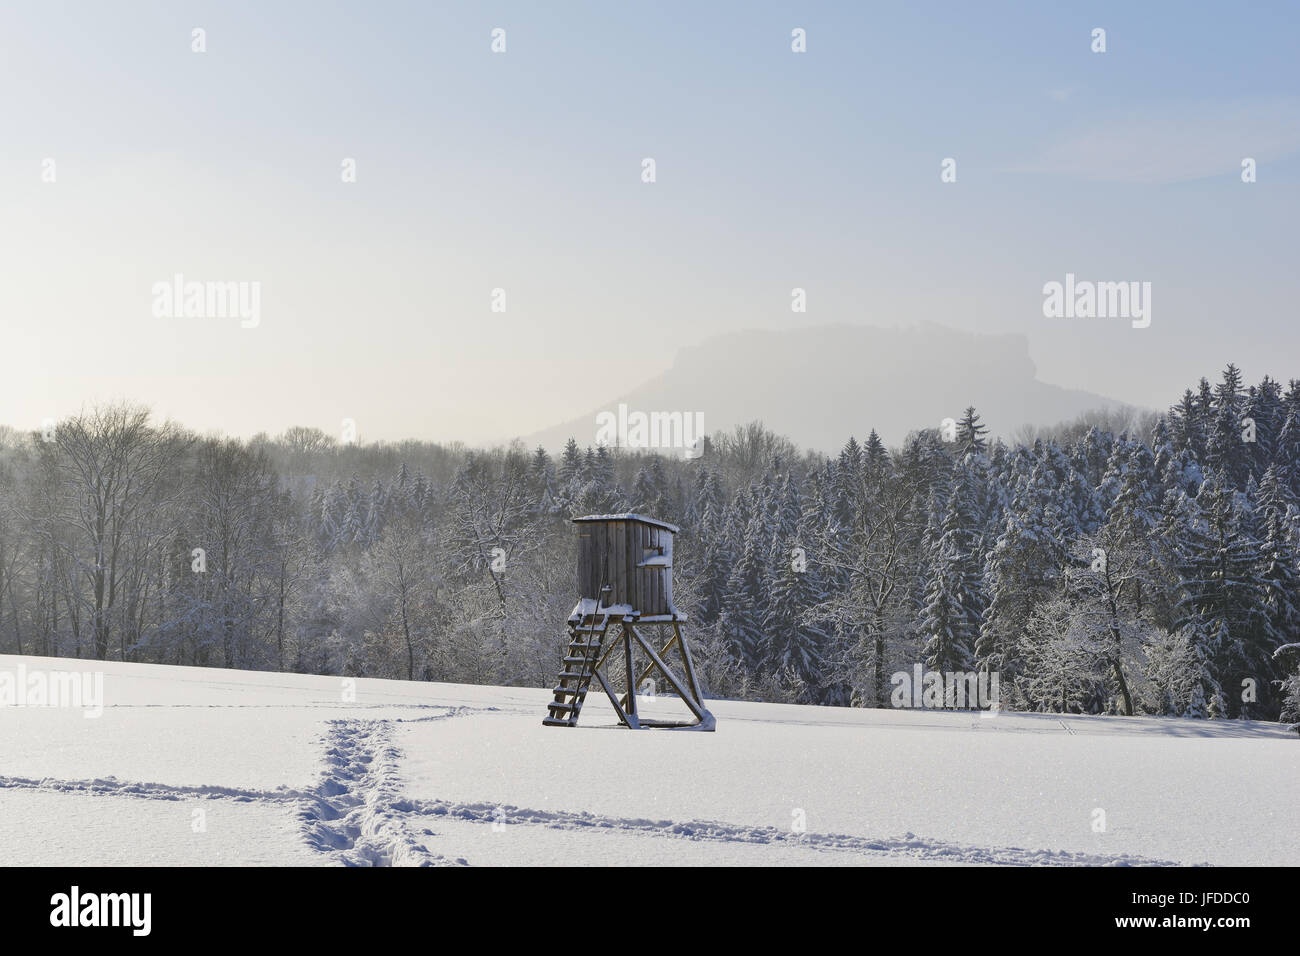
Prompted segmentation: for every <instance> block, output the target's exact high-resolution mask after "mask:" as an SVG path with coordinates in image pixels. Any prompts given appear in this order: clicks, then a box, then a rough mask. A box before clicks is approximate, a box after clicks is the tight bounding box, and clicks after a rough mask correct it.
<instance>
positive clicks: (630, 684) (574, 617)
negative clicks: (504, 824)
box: [542, 514, 714, 730]
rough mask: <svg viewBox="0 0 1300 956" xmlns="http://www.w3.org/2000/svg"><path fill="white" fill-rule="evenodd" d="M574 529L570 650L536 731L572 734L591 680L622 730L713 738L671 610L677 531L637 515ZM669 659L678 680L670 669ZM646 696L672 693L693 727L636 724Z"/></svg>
mask: <svg viewBox="0 0 1300 956" xmlns="http://www.w3.org/2000/svg"><path fill="white" fill-rule="evenodd" d="M573 523H574V524H575V525H577V527H578V577H577V585H578V588H577V590H578V603H577V605H576V606H575V607H574V609H573V612H572V613H571V614H570V615H569V621H568V624H569V645H568V650H567V652H566V653H565V656H564V661H563V666H562V668H561V670H560V682H559V684H558V685H557V686H556V687H555V688H554V689H553V690H554V693H555V699H554V700H553V701H552V702H551V703H550V704H548V705H547V706H548V710H549V714H548V716H547V717H546V718H545V719H544V720H543V721H542V723H544V724H546V725H547V726H551V727H573V726H575V725H576V724H577V723H578V715H579V713H580V712H581V710H582V705H583V703H584V702H585V700H586V698H587V691H588V689H589V688H590V687H591V683H592V681H593V680H594V681H595V682H596V683H597V684H598V685H599V686H600V688H601V690H603V691H604V692H605V694H606V696H608V697H609V701H610V703H611V704H613V705H614V711H615V713H616V714H617V715H618V718H619V723H620V724H622V725H623V726H625V727H629V728H632V729H640V728H644V727H693V728H696V729H699V730H713V729H714V720H713V715H712V714H710V713H709V711H708V710H707V709H705V707H704V703H703V696H702V695H701V693H700V685H699V680H698V679H697V677H696V674H695V663H694V661H692V660H691V651H690V647H689V645H688V644H687V642H686V636H685V635H684V634H683V633H682V624H683V623H684V622H685V620H686V616H685V615H684V614H682V613H681V612H679V611H678V610H677V608H676V607H675V606H674V604H673V536H674V535H675V534H677V532H678V531H679V530H680V529H679V528H678V527H677V526H676V525H671V524H669V523H668V522H666V521H659V520H658V519H656V518H648V517H646V516H645V515H638V514H616V515H587V516H586V517H583V518H574V519H573ZM651 631H653V632H654V634H655V636H654V637H650V636H649V634H650V632H651ZM656 648H658V649H657V650H656ZM674 651H675V652H676V654H677V656H678V657H679V658H680V660H681V667H682V670H683V673H681V674H679V673H677V672H676V671H674V670H673V669H672V668H671V667H670V666H669V663H668V661H669V659H670V656H671V654H672V653H673V652H674ZM638 658H639V663H640V665H641V666H640V669H638ZM618 664H621V665H622V666H621V667H619V666H617V665H618ZM660 679H662V681H663V683H662V684H660V683H659V680H660ZM647 689H648V690H649V696H651V697H654V696H656V694H657V690H662V691H664V692H672V693H675V694H676V695H677V696H678V697H679V698H680V699H681V702H682V703H683V704H685V705H686V708H687V710H689V711H690V712H691V714H692V716H693V717H694V719H693V720H690V721H670V720H650V719H646V718H642V717H640V716H639V715H638V713H637V695H638V693H640V694H642V696H645V692H646V690H647Z"/></svg>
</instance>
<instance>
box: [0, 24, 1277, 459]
mask: <svg viewBox="0 0 1300 956" xmlns="http://www.w3.org/2000/svg"><path fill="white" fill-rule="evenodd" d="M548 8H549V9H548ZM194 27H203V28H204V29H206V31H207V52H206V53H204V54H201V55H200V54H194V53H192V52H191V50H190V43H191V39H190V31H191V29H192V28H194ZM494 27H502V28H504V29H505V30H506V31H507V44H508V51H507V52H506V53H505V54H501V55H494V54H492V53H491V52H490V49H489V44H490V32H491V30H492V29H493V28H494ZM794 27H802V28H804V29H806V31H807V35H808V52H807V53H806V54H794V53H792V52H791V51H790V31H791V29H792V28H794ZM1094 27H1103V28H1105V29H1106V31H1107V46H1108V51H1107V52H1106V53H1105V54H1094V53H1092V52H1091V51H1090V49H1089V46H1090V42H1091V41H1090V33H1091V31H1092V29H1093V28H1094ZM1298 30H1300V14H1298V13H1297V10H1296V6H1295V5H1293V4H1247V5H1238V4H1227V3H1223V4H1191V3H1142V4H1133V3H1116V4H1071V5H1069V6H1064V5H1058V4H967V3H956V2H953V3H935V4H897V5H888V6H886V5H871V4H858V3H812V4H809V3H655V4H631V3H622V2H619V3H614V2H608V3H599V4H598V3H573V2H564V3H552V4H538V3H521V4H504V3H502V4H498V3H454V4H453V3H448V4H435V3H420V4H405V3H382V2H380V3H374V4H357V3H347V4H343V3H323V4H322V3H310V4H309V3H287V2H274V0H261V2H253V3H244V2H223V3H210V4H209V3H171V2H158V3H138V2H136V3H133V2H124V3H117V4H100V3H90V2H86V3H69V4H64V5H61V6H60V7H59V8H58V9H53V8H52V6H51V5H48V4H43V3H35V2H29V3H23V4H13V3H10V4H6V5H5V7H4V8H3V9H0V89H3V90H4V92H3V94H0V129H3V142H4V147H3V149H0V208H3V210H4V212H3V219H2V220H0V223H2V224H0V321H2V322H3V323H4V326H3V327H4V339H3V341H4V343H5V347H4V350H3V351H4V354H5V357H6V361H5V363H4V366H3V373H2V374H0V410H2V414H0V421H3V422H6V423H9V424H14V425H19V426H24V427H35V426H36V425H37V424H38V423H39V421H40V420H41V419H42V418H44V417H46V416H54V417H57V416H59V415H63V414H66V413H68V412H71V411H75V410H76V409H77V408H78V407H79V406H81V405H82V404H83V403H85V402H88V401H93V400H99V399H105V398H114V397H126V398H132V399H136V400H140V401H145V402H148V403H150V404H152V405H154V406H155V407H156V408H158V409H159V410H160V411H161V412H163V413H164V414H168V415H172V416H174V417H176V418H178V419H180V420H181V421H183V422H185V423H186V424H189V425H192V426H194V427H197V428H200V429H211V428H217V429H222V430H225V431H228V432H231V433H235V434H250V433H252V432H255V431H259V430H266V431H269V432H277V431H280V430H281V429H283V428H284V427H285V426H287V425H289V424H294V423H300V424H314V425H319V426H321V427H323V428H326V429H327V430H330V431H337V429H338V423H339V420H340V419H341V418H344V417H350V418H354V419H355V420H356V421H357V424H358V429H359V431H360V433H361V437H362V439H363V440H364V439H374V438H389V439H391V438H399V437H408V436H409V437H420V438H428V439H439V440H445V439H464V440H469V441H487V440H493V439H498V438H504V437H508V436H509V435H511V434H521V433H527V432H530V431H533V430H535V429H539V428H542V427H544V426H547V425H549V424H552V423H554V422H557V421H561V420H565V419H567V418H570V417H572V416H574V415H577V414H579V413H583V412H586V411H588V410H590V409H591V408H593V407H595V406H596V405H597V404H599V403H600V402H602V401H605V400H607V399H609V398H611V397H612V396H614V395H615V394H617V393H618V392H619V391H621V390H622V387H623V385H624V384H625V383H626V384H636V383H637V382H639V381H640V380H642V379H644V378H647V377H649V376H651V375H653V374H654V373H655V372H657V371H659V370H660V369H661V368H663V367H664V366H666V365H667V364H668V363H669V362H670V360H671V357H672V354H673V352H674V350H675V349H676V348H677V347H678V346H679V345H689V344H693V343H696V342H698V341H700V340H701V339H703V338H705V337H707V336H708V335H711V334H713V333H715V332H721V331H729V330H733V329H739V328H746V327H763V328H774V327H778V328H779V327H792V326H798V325H801V324H803V325H813V324H824V323H835V322H842V323H876V324H886V325H890V324H898V323H903V324H908V323H912V322H916V321H921V320H930V321H935V322H939V323H943V324H947V325H951V326H954V327H959V328H965V329H984V330H988V331H995V332H1008V331H1011V332H1021V333H1024V334H1025V335H1027V336H1028V338H1029V342H1030V351H1031V354H1032V355H1033V357H1034V358H1035V360H1036V361H1037V363H1038V368H1039V375H1040V377H1041V378H1043V379H1044V380H1046V381H1049V382H1053V383H1055V384H1059V385H1064V386H1071V387H1077V388H1085V389H1089V390H1091V391H1095V392H1099V393H1102V394H1106V395H1110V396H1113V397H1116V398H1119V399H1124V400H1129V401H1134V402H1139V403H1146V404H1153V405H1164V404H1167V403H1169V402H1172V401H1173V400H1174V399H1176V398H1177V394H1178V392H1179V390H1181V388H1182V387H1184V386H1185V385H1187V384H1191V383H1192V382H1193V381H1194V379H1195V377H1197V376H1199V375H1201V374H1212V373H1214V372H1215V370H1217V369H1218V368H1220V367H1221V366H1222V365H1223V364H1224V363H1226V362H1227V361H1235V362H1237V363H1238V364H1239V365H1241V366H1243V367H1244V369H1245V371H1246V374H1247V375H1248V377H1249V378H1250V379H1251V380H1252V381H1253V380H1256V379H1257V378H1258V377H1259V376H1260V375H1262V374H1264V373H1265V372H1268V373H1271V374H1273V375H1274V376H1277V377H1283V378H1285V377H1289V376H1292V375H1297V376H1300V362H1298V361H1297V360H1298V359H1300V348H1298V347H1297V346H1300V316H1297V314H1296V308H1295V305H1296V303H1297V302H1298V301H1300V269H1297V266H1296V252H1297V246H1298V244H1297V240H1296V220H1297V216H1296V213H1297V209H1300V202H1298V200H1300V159H1298V157H1300V67H1297V65H1296V63H1297V60H1298V59H1300V58H1298V57H1297V56H1296V52H1295V51H1296V39H1295V38H1296V36H1297V31H1298ZM647 156H649V157H654V158H655V160H656V162H657V168H658V181H657V182H656V183H655V184H653V185H645V184H643V183H641V181H640V163H641V159H642V158H643V157H647ZM948 156H951V157H955V158H956V160H957V163H958V181H957V182H956V183H955V184H942V183H940V181H939V164H940V161H941V160H942V159H943V158H944V157H948ZM1246 156H1250V157H1254V158H1256V159H1257V160H1258V162H1259V170H1258V179H1259V181H1258V182H1256V183H1254V184H1250V185H1247V184H1243V183H1242V182H1241V181H1240V163H1241V159H1242V158H1243V157H1246ZM344 157H355V158H356V161H357V170H358V181H357V182H356V183H355V184H344V183H342V182H341V181H340V163H341V161H342V159H343V158H344ZM45 158H53V159H54V160H55V162H56V169H57V182H55V183H53V184H48V183H42V182H41V170H42V166H41V164H42V160H44V159H45ZM1067 271H1071V272H1074V273H1076V274H1077V275H1079V276H1080V277H1081V278H1092V279H1099V280H1128V279H1132V280H1141V281H1150V282H1151V283H1152V285H1153V315H1152V324H1151V327H1150V328H1148V329H1143V330H1135V329H1132V328H1130V327H1129V326H1128V324H1127V323H1126V322H1123V321H1105V320H1092V321H1087V320H1073V321H1060V320H1057V321H1053V320H1049V319H1045V318H1044V317H1043V315H1042V311H1041V304H1042V294H1041V289H1042V285H1043V283H1044V282H1047V281H1051V280H1054V279H1055V280H1060V279H1063V277H1064V275H1065V273H1066V272H1067ZM177 272H181V273H183V274H185V275H186V276H187V278H192V279H202V280H248V281H254V280H255V281H260V282H261V283H262V320H261V324H260V325H259V326H258V327H257V328H256V329H242V328H240V326H239V323H238V321H237V320H223V319H159V318H156V317H154V316H153V315H152V314H151V311H150V304H151V297H150V289H151V286H152V285H153V283H155V282H157V281H160V280H167V279H170V277H171V276H172V275H173V274H174V273H177ZM795 286H801V287H804V288H806V289H807V290H808V301H809V311H808V312H807V314H803V315H799V314H793V313H791V311H790V308H789V302H790V289H791V288H792V287H795ZM494 287H504V288H505V289H506V291H507V297H508V299H507V301H508V311H507V312H506V314H504V315H499V314H493V313H491V312H490V311H489V307H488V306H489V296H490V292H491V289H492V288H494ZM616 348H624V349H627V350H630V352H631V353H632V354H634V355H635V356H637V358H636V359H635V360H634V361H629V362H627V363H625V364H623V365H622V366H620V367H617V368H614V369H611V370H610V371H609V372H608V373H606V374H605V375H604V376H602V377H600V378H598V379H593V378H591V377H590V376H586V375H582V374H579V373H578V372H577V371H576V369H575V367H574V364H573V363H574V359H576V358H586V357H587V356H590V355H591V354H592V352H593V350H605V351H608V350H611V349H616ZM863 362H864V367H866V368H869V365H870V356H863ZM778 384H782V387H797V384H796V383H778ZM918 424H924V423H920V422H918Z"/></svg>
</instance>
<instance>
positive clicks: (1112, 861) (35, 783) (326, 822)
mask: <svg viewBox="0 0 1300 956" xmlns="http://www.w3.org/2000/svg"><path fill="white" fill-rule="evenodd" d="M157 706H167V705H157ZM182 706H184V705H182ZM192 706H193V705H192ZM199 706H202V705H199ZM216 706H221V705H216ZM235 706H238V705H235ZM396 706H398V707H401V706H402V705H396ZM408 706H409V705H408ZM417 706H419V707H420V708H421V709H436V710H438V711H440V713H437V714H432V715H428V716H423V717H406V718H403V717H392V718H373V719H370V718H340V719H331V720H328V721H326V724H327V726H328V728H329V729H328V731H327V733H326V734H325V736H324V738H323V739H322V742H323V744H324V746H325V754H324V762H325V769H324V772H323V773H322V776H321V779H320V781H319V782H318V783H317V785H316V786H315V787H314V788H312V789H310V790H294V789H290V788H287V787H280V788H277V789H275V790H245V789H240V788H237V787H224V786H215V785H205V786H173V785H168V784H161V783H150V782H138V781H123V780H118V779H117V778H115V777H102V778H95V779H91V780H56V779H53V778H43V779H37V778H32V777H5V776H0V789H5V788H14V789H27V790H45V791H50V792H56V793H75V794H91V795H111V796H127V797H137V798H142V799H150V800H178V801H179V800H194V799H209V800H220V799H229V800H235V801H238V802H254V801H257V802H264V803H285V804H297V806H298V808H299V812H298V818H299V820H300V821H301V827H302V834H303V838H304V839H305V841H306V842H307V844H308V846H310V847H312V848H313V849H315V850H318V851H320V852H322V853H328V854H331V855H333V856H335V857H336V858H337V860H338V862H339V863H340V864H341V865H344V866H466V865H468V862H467V861H466V860H465V859H463V858H456V859H451V858H449V857H446V856H444V855H442V854H439V853H436V852H434V851H433V850H431V849H430V848H429V847H428V846H427V845H426V843H425V842H421V841H422V839H427V838H428V837H429V836H434V834H432V833H431V831H429V830H428V829H423V828H420V829H419V832H418V835H417V825H418V823H419V822H420V821H421V820H422V819H424V818H429V817H434V818H438V817H441V818H444V819H451V820H458V821H463V822H470V823H483V824H492V823H498V824H499V823H500V822H501V815H502V814H503V813H504V816H505V821H504V822H505V823H506V824H507V825H510V826H539V827H546V828H548V829H554V830H568V831H586V832H598V831H602V830H604V831H609V832H621V833H624V834H636V835H642V836H647V837H657V838H662V839H673V840H693V841H703V842H713V843H748V844H761V845H768V846H787V847H792V848H803V849H809V850H814V851H819V852H830V853H846V854H853V855H856V856H858V857H859V858H860V859H861V862H863V863H870V862H872V859H873V858H874V857H885V858H892V859H895V860H897V859H898V858H900V857H902V858H906V859H909V860H914V861H917V862H937V863H967V864H979V865H986V866H987V865H992V866H1177V865H1179V864H1177V863H1175V862H1172V861H1168V860H1155V859H1149V858H1146V857H1139V856H1131V855H1129V854H1121V855H1119V856H1099V855H1094V854H1089V853H1074V852H1070V851H1064V850H1045V849H1025V848H1021V847H981V846H969V845H965V844H959V843H950V842H945V841H942V840H932V839H927V838H925V837H919V836H916V835H915V834H912V833H906V834H904V835H903V836H901V837H895V838H871V837H860V836H851V835H845V834H829V833H791V832H788V831H784V830H780V829H777V828H776V827H763V826H745V825H738V824H731V823H723V822H718V821H701V820H692V821H688V822H684V823H683V822H678V821H673V820H649V819H641V818H630V817H626V818H625V817H611V816H600V815H596V814H591V813H586V812H582V811H577V812H563V811H550V810H530V809H526V808H520V807H514V806H502V805H499V804H494V803H456V802H450V801H445V800H433V801H429V800H412V799H408V798H405V797H403V795H402V791H403V786H402V784H403V779H402V775H401V758H402V753H401V750H400V749H399V748H398V747H397V746H396V745H395V744H394V743H393V741H392V731H393V725H394V724H399V723H419V722H423V721H433V720H447V719H450V718H455V717H461V716H465V715H468V714H473V713H481V712H486V711H496V710H497V709H498V708H496V707H486V708H485V707H468V706H439V705H417ZM384 707H388V708H389V709H392V708H393V707H394V705H377V706H376V708H375V709H383V708H384ZM1061 723H1062V726H1063V727H1065V729H1066V730H1067V731H1069V732H1071V733H1073V731H1070V728H1069V727H1066V726H1065V724H1064V722H1061Z"/></svg>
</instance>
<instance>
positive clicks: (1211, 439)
mask: <svg viewBox="0 0 1300 956" xmlns="http://www.w3.org/2000/svg"><path fill="white" fill-rule="evenodd" d="M863 417H864V418H865V419H867V421H866V422H864V426H869V424H870V422H869V418H870V410H869V409H868V410H864V411H863ZM954 422H955V428H952V427H948V428H938V427H936V428H929V429H920V430H917V431H915V432H913V433H912V434H910V435H909V436H908V438H907V439H906V440H905V442H904V443H903V444H902V446H901V447H899V448H887V447H885V446H884V444H883V443H882V442H881V441H880V440H879V438H878V437H877V436H876V434H875V432H874V431H870V430H869V427H864V431H865V432H866V437H865V438H864V439H863V440H861V441H859V440H857V439H855V438H849V439H848V441H847V442H846V443H845V445H844V446H843V449H842V450H841V451H840V452H839V453H838V454H837V455H835V456H830V457H828V456H825V455H823V454H820V453H812V452H801V451H800V450H799V449H797V448H795V447H794V446H793V445H792V444H791V443H790V442H789V441H787V440H786V439H784V438H782V437H781V436H779V435H775V434H772V433H770V432H769V431H767V430H765V429H764V428H763V427H762V426H761V424H758V423H754V424H751V425H749V426H745V427H738V428H736V429H734V430H733V431H731V432H729V433H717V434H715V435H714V436H712V437H711V439H710V440H709V441H708V442H707V446H706V451H705V454H704V455H703V456H702V457H701V458H698V459H686V458H684V457H681V456H674V455H660V454H649V453H645V452H634V451H629V450H626V449H611V448H589V447H580V446H579V445H578V444H577V443H576V442H574V441H572V440H571V441H570V442H569V444H568V446H567V447H566V448H565V449H564V451H563V453H562V454H561V455H560V456H559V457H558V458H552V457H551V456H550V455H548V454H547V453H546V452H545V451H543V450H541V449H537V450H529V449H527V448H525V447H523V446H522V445H518V444H516V445H515V446H513V447H509V448H498V449H493V450H486V451H481V450H474V449H469V448H465V447H462V446H459V445H450V446H446V445H437V444H430V443H425V442H415V441H409V442H402V443H396V444H378V445H357V444H348V443H342V442H339V441H337V440H335V439H334V438H332V437H331V436H329V435H327V434H325V433H324V432H322V431H319V430H317V429H310V428H292V429H289V430H288V431H287V432H285V433H284V434H283V435H280V436H277V437H274V438H271V437H268V436H265V435H259V436H256V437H254V438H252V439H250V440H247V441H240V440H234V439H229V438H223V437H217V436H200V435H195V434H193V433H190V432H187V431H186V430H184V429H183V428H182V427H180V426H178V425H176V424H174V423H167V422H159V421H157V420H155V419H154V418H153V416H152V415H151V413H150V411H149V410H148V409H146V408H142V407H136V406H130V405H111V406H102V407H98V408H93V409H88V410H85V411H84V412H83V413H81V414H80V415H77V416H73V417H71V418H68V419H66V420H63V421H60V422H58V423H57V427H53V428H49V429H46V430H44V431H43V432H34V433H20V432H16V431H13V430H4V431H3V432H2V433H0V652H3V653H16V654H31V655H44V656H58V657H82V658H98V659H104V660H126V661H140V662H151V663H163V664H183V665H198V666H211V667H230V668H246V669H261V670H285V671H295V672H306V673H317V674H337V675H349V676H364V677H388V678H401V679H408V680H434V681H453V682H466V683H488V684H509V685H526V686H550V684H551V683H552V682H553V679H554V677H555V673H556V670H557V663H558V661H559V659H560V658H561V656H562V652H563V648H564V646H565V644H566V641H567V637H566V634H565V628H564V622H565V619H566V617H567V616H568V614H569V611H570V610H571V608H572V606H573V604H574V601H575V599H576V594H575V584H574V556H575V537H574V532H573V527H572V525H571V524H570V523H569V519H570V518H571V517H573V516H577V515H583V514H593V513H612V512H620V511H635V512H641V513H644V514H648V515H652V516H655V517H658V518H661V519H663V520H666V521H670V522H673V523H675V524H678V525H680V526H681V528H682V531H681V533H680V534H679V535H678V536H677V555H676V559H675V560H676V567H675V581H676V585H675V595H676V601H677V604H678V606H679V608H680V609H681V610H682V611H684V612H686V613H687V614H688V616H689V625H688V627H689V628H690V635H691V638H692V642H693V647H694V648H695V653H696V656H697V659H698V660H697V663H698V665H699V667H700V674H701V679H702V680H703V681H704V683H705V684H706V687H707V693H708V694H709V695H710V696H724V697H739V698H747V699H755V700H781V701H791V702H801V703H822V704H832V705H844V706H850V705H851V706H866V707H879V706H884V707H887V706H890V691H891V683H890V675H891V674H893V673H894V672H896V671H900V670H906V671H910V670H911V669H912V668H913V667H914V665H916V664H922V665H923V666H924V667H925V668H927V669H932V670H937V671H944V672H951V671H964V672H970V671H977V670H988V671H991V672H996V673H997V674H998V675H999V677H1000V682H1001V706H1002V707H1003V708H1004V709H1020V710H1030V711H1045V712H1062V713H1088V714H1158V715H1180V716H1188V717H1203V718H1238V717H1240V718H1249V719H1264V720H1276V719H1282V720H1286V721H1300V563H1298V556H1300V382H1297V381H1295V380H1293V381H1291V382H1290V383H1289V385H1288V386H1285V387H1284V386H1282V385H1280V384H1279V383H1278V382H1276V381H1273V380H1271V379H1269V378H1265V379H1264V380H1263V381H1261V382H1260V383H1259V384H1258V385H1254V386H1247V385H1246V384H1245V383H1244V381H1243V379H1242V376H1241V373H1240V372H1239V371H1238V370H1237V369H1236V368H1235V367H1234V366H1231V365H1229V366H1228V367H1227V369H1226V370H1225V371H1224V372H1223V374H1222V377H1221V379H1220V380H1219V381H1218V382H1217V383H1215V384H1211V382H1210V381H1208V380H1205V379H1203V380H1202V381H1201V382H1200V383H1199V386H1198V387H1196V388H1194V389H1189V390H1188V391H1186V392H1185V393H1184V394H1183V396H1182V397H1181V398H1180V399H1179V400H1178V401H1177V402H1176V403H1175V404H1174V405H1173V406H1172V407H1170V408H1169V410H1168V411H1167V412H1165V413H1164V414H1162V415H1158V416H1157V415H1146V416H1144V415H1141V414H1135V413H1130V412H1099V413H1097V414H1095V415H1091V416H1084V418H1082V419H1080V420H1079V421H1076V422H1072V423H1069V424H1064V425H1061V426H1059V427H1056V428H1052V429H1045V430H1042V431H1040V432H1039V433H1036V434H1024V435H1020V436H1018V438H1017V440H1016V441H1014V442H1004V441H1001V440H997V441H991V440H990V439H989V437H988V436H989V429H988V427H987V426H986V424H985V423H982V422H981V420H980V417H979V415H978V413H977V411H976V410H975V409H973V408H972V409H968V410H967V411H966V413H965V414H964V415H962V416H961V417H960V418H959V419H954ZM989 424H992V425H996V423H989Z"/></svg>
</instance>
